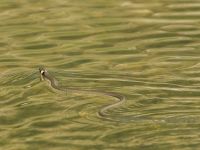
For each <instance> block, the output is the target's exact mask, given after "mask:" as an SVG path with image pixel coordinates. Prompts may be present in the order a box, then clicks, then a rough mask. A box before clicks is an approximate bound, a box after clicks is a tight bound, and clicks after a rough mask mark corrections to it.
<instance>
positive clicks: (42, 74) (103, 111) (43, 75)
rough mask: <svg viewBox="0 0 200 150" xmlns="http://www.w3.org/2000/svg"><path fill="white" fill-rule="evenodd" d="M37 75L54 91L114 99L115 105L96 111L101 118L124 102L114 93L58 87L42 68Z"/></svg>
mask: <svg viewBox="0 0 200 150" xmlns="http://www.w3.org/2000/svg"><path fill="white" fill-rule="evenodd" d="M39 73H40V79H41V80H47V81H48V82H50V85H51V87H52V88H54V89H56V90H60V91H64V92H67V91H75V92H89V93H96V94H103V95H106V96H110V97H113V98H115V99H116V102H115V103H112V104H109V105H106V106H104V107H102V108H101V109H100V110H99V111H98V115H99V116H101V117H105V116H107V113H106V112H107V111H108V110H110V109H112V108H116V107H118V106H120V105H122V104H123V103H124V102H125V100H126V98H125V96H123V95H121V94H119V93H115V92H105V91H100V90H84V89H78V88H69V87H68V88H66V87H63V86H60V85H59V83H58V81H57V80H56V79H55V78H54V76H52V75H51V74H50V73H49V72H48V71H47V70H46V69H45V68H44V67H39Z"/></svg>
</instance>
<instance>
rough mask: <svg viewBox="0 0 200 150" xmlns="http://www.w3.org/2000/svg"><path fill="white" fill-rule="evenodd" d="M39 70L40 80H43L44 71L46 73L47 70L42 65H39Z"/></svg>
mask: <svg viewBox="0 0 200 150" xmlns="http://www.w3.org/2000/svg"><path fill="white" fill-rule="evenodd" d="M39 72H40V80H41V81H43V80H44V76H45V73H47V70H46V69H45V68H44V67H39Z"/></svg>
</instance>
